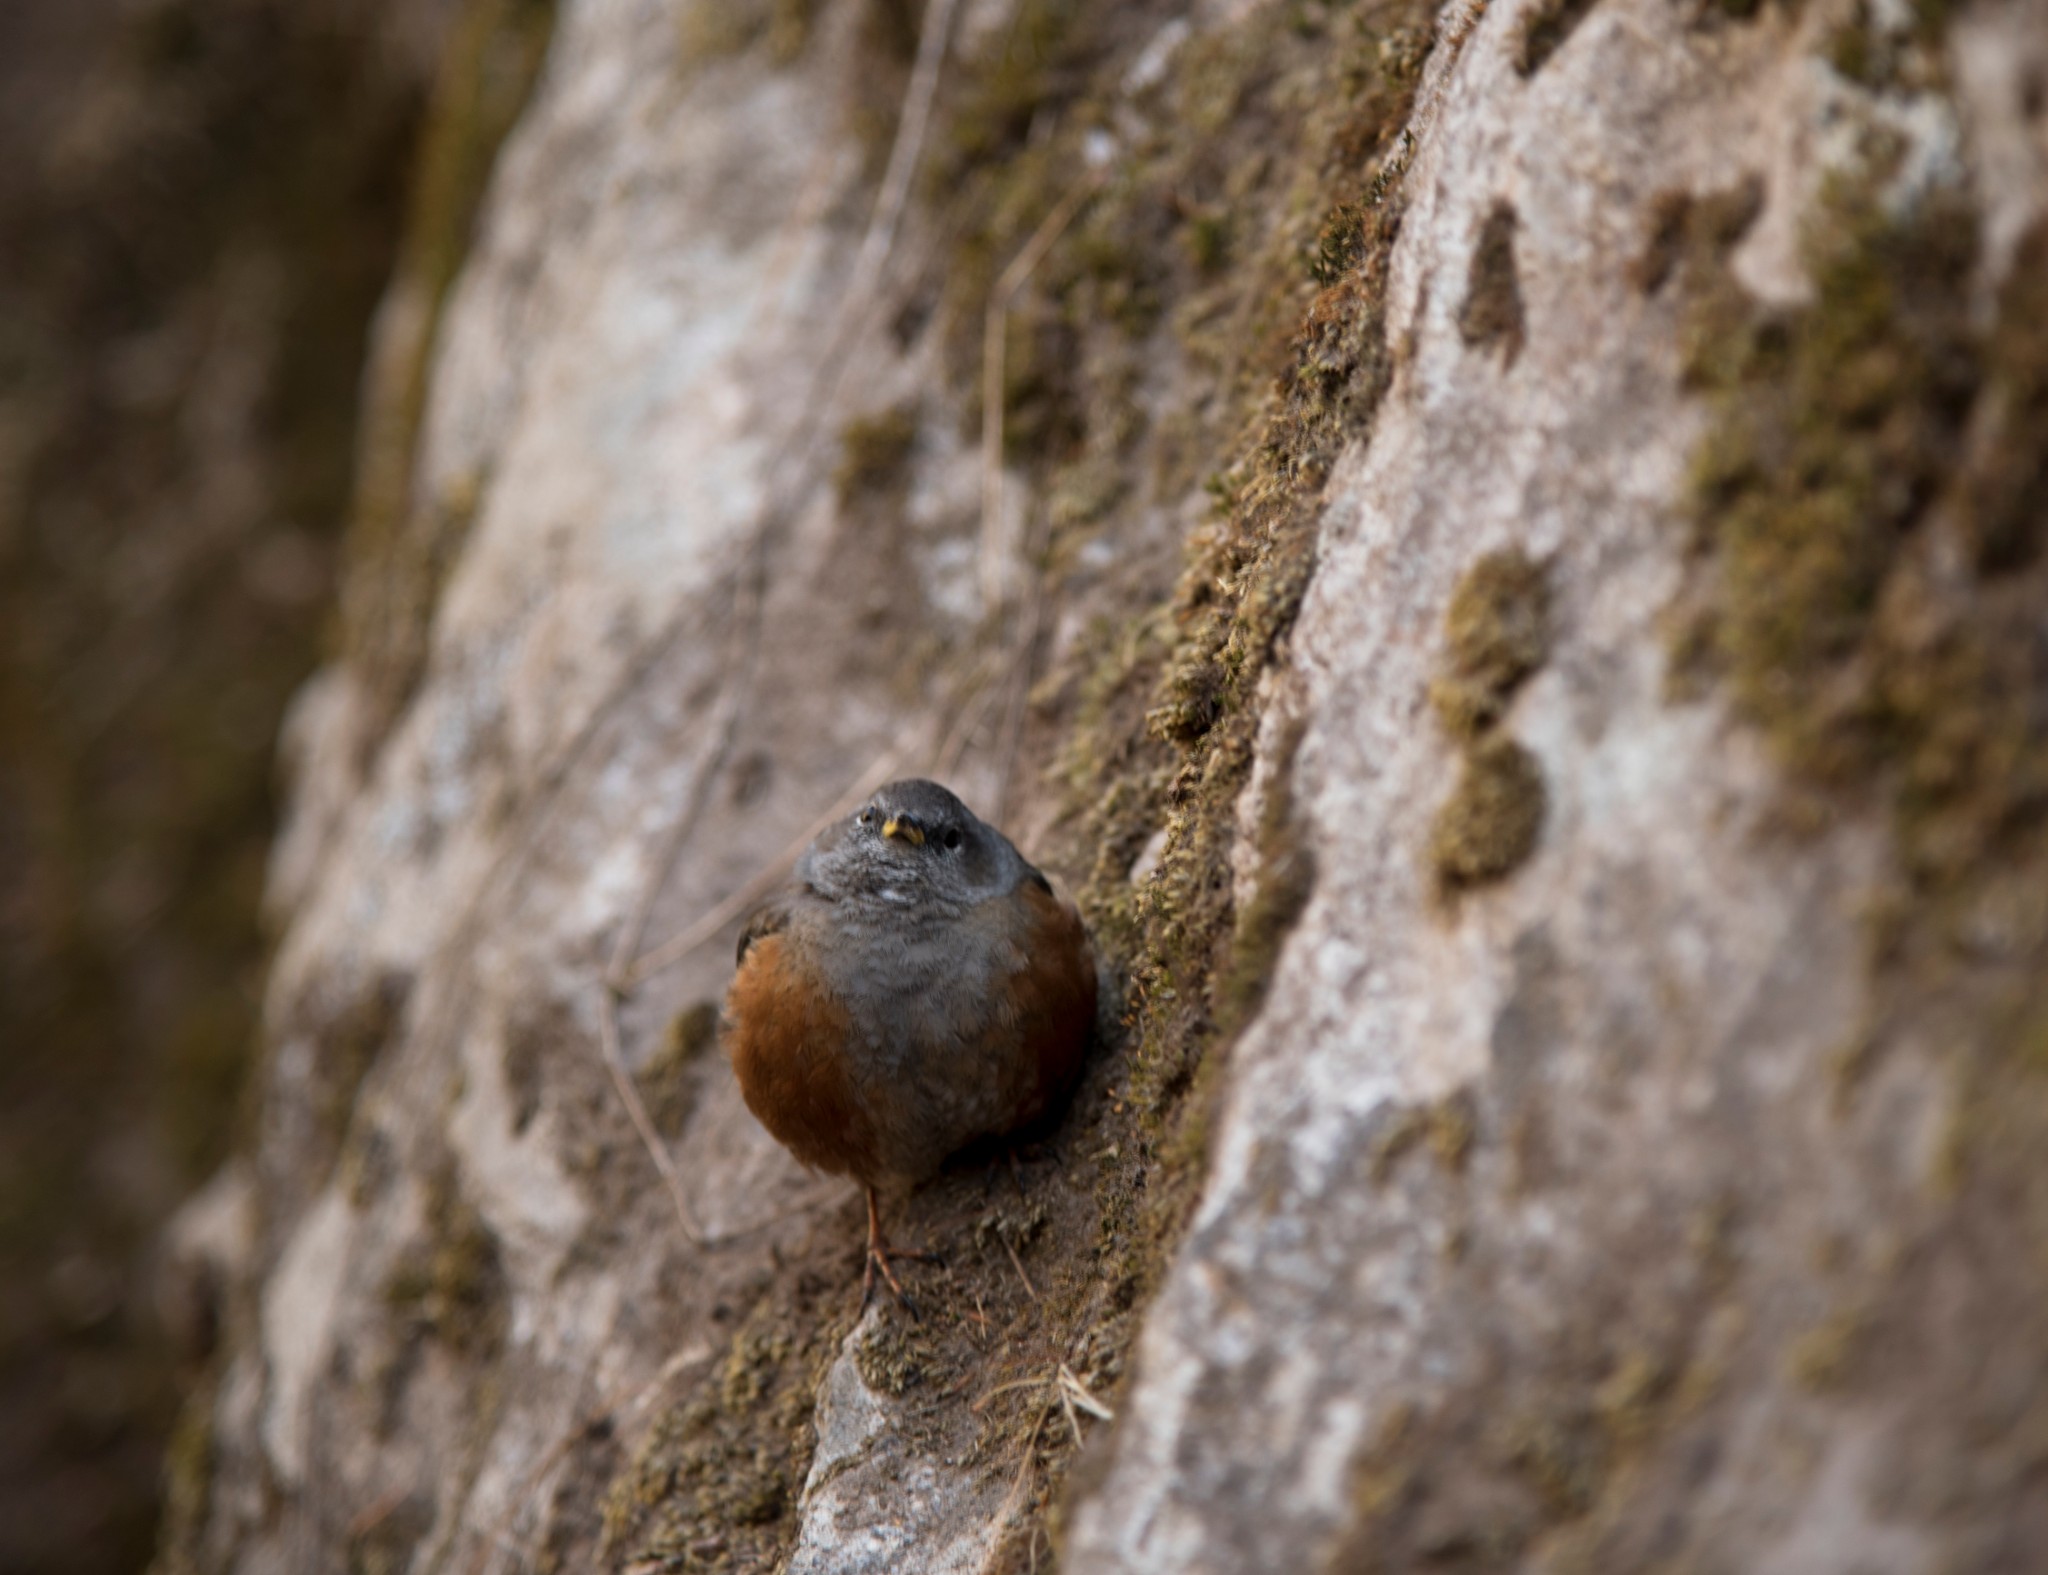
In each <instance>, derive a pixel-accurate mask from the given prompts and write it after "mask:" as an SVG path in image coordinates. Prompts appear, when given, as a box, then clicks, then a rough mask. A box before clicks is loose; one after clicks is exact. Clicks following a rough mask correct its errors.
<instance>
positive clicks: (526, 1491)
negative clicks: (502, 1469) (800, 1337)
mask: <svg viewBox="0 0 2048 1575" xmlns="http://www.w3.org/2000/svg"><path fill="white" fill-rule="evenodd" d="M712 1355H713V1353H712V1351H711V1350H710V1348H709V1347H704V1348H701V1349H698V1350H694V1351H678V1352H676V1353H675V1355H673V1356H671V1357H670V1358H669V1359H668V1360H667V1361H665V1362H663V1363H662V1364H661V1369H660V1371H658V1372H657V1373H656V1374H655V1375H654V1376H653V1377H652V1378H651V1379H649V1380H648V1381H647V1382H646V1383H645V1384H643V1385H641V1386H640V1389H639V1390H638V1392H637V1393H635V1394H633V1395H632V1396H630V1397H622V1396H621V1395H620V1391H618V1390H614V1391H613V1398H610V1399H607V1400H604V1401H602V1402H600V1403H599V1404H598V1405H597V1406H596V1407H595V1408H594V1409H592V1410H590V1411H586V1412H585V1413H584V1414H583V1415H582V1416H581V1417H579V1418H578V1419H577V1420H576V1422H575V1423H573V1424H572V1425H571V1426H570V1427H569V1428H568V1429H567V1430H566V1431H565V1432H563V1433H562V1434H561V1435H560V1436H559V1437H557V1438H556V1439H555V1441H554V1443H553V1444H551V1445H550V1446H549V1447H548V1449H547V1452H546V1453H544V1454H543V1455H542V1456H541V1457H540V1459H539V1461H538V1462H537V1463H536V1464H535V1465H534V1466H533V1468H532V1469H531V1470H530V1471H528V1472H527V1473H526V1477H525V1479H524V1480H523V1481H522V1482H521V1483H520V1486H519V1491H518V1492H516V1493H515V1494H513V1495H512V1499H511V1502H510V1503H508V1504H507V1505H506V1506H505V1509H504V1512H503V1513H502V1514H500V1515H499V1516H498V1518H497V1519H496V1520H495V1521H493V1522H492V1524H491V1525H490V1527H489V1528H488V1529H487V1530H486V1531H484V1532H482V1533H480V1534H478V1535H480V1536H481V1537H482V1538H483V1541H482V1542H481V1543H480V1544H479V1546H478V1548H477V1553H476V1557H475V1558H474V1559H472V1560H471V1561H470V1565H469V1568H470V1571H471V1575H481V1572H482V1571H483V1569H484V1567H485V1565H486V1563H487V1561H488V1560H489V1559H490V1556H491V1552H492V1550H493V1548H494V1547H495V1548H498V1549H501V1550H503V1551H505V1552H509V1553H511V1554H512V1555H513V1559H514V1564H513V1568H515V1569H523V1568H525V1566H526V1561H527V1556H528V1555H529V1554H530V1553H531V1552H532V1550H531V1549H530V1548H527V1547H525V1546H523V1545H521V1544H520V1543H519V1542H517V1541H516V1540H515V1539H514V1538H513V1537H512V1525H513V1522H514V1521H516V1520H517V1519H518V1518H519V1515H520V1512H521V1511H523V1510H527V1509H531V1508H534V1507H535V1506H536V1504H537V1501H538V1498H539V1494H540V1488H541V1484H542V1483H543V1482H545V1481H546V1480H547V1478H548V1475H549V1473H550V1472H552V1471H553V1470H554V1469H555V1467H557V1466H558V1465H560V1464H561V1463H562V1462H563V1461H564V1460H565V1459H567V1458H568V1454H569V1451H570V1450H572V1449H574V1448H575V1447H576V1445H577V1444H578V1443H579V1442H581V1441H582V1440H583V1439H586V1438H588V1437H590V1436H591V1435H592V1434H593V1433H595V1432H596V1431H597V1430H598V1429H599V1428H601V1427H604V1426H607V1425H608V1424H609V1423H611V1422H612V1421H613V1420H614V1419H615V1418H618V1417H621V1416H630V1415H632V1414H633V1413H635V1412H638V1411H643V1410H645V1409H646V1408H647V1406H648V1404H649V1403H650V1402H651V1401H652V1400H653V1399H654V1397H655V1396H656V1395H658V1394H659V1393H661V1391H662V1390H663V1389H665V1388H667V1387H668V1386H669V1385H670V1384H671V1383H673V1382H675V1380H676V1379H677V1378H679V1377H680V1376H681V1375H682V1374H684V1373H686V1372H688V1371H689V1370H690V1369H691V1368H692V1367H698V1366H701V1365H703V1364H704V1363H705V1362H708V1361H710V1360H711V1357H712Z"/></svg>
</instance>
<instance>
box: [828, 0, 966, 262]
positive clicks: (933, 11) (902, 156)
mask: <svg viewBox="0 0 2048 1575" xmlns="http://www.w3.org/2000/svg"><path fill="white" fill-rule="evenodd" d="M956 6H957V0H931V4H930V5H928V6H926V7H925V13H924V25H923V28H922V30H921V31H920V32H919V33H918V36H917V64H916V65H914V66H913V67H912V68H911V72H910V87H909V90H908V91H907V92H906V93H905V94H904V95H903V107H902V108H901V109H900V110H898V111H897V114H896V138H895V141H894V142H893V143H891V145H890V147H889V164H888V168H887V169H885V170H884V171H883V172H882V189H881V191H880V192H879V193H878V194H877V196H876V198H875V208H874V212H873V213H872V214H871V215H870V216H869V218H868V228H867V233H866V234H865V235H863V236H862V237H861V242H860V251H859V253H858V254H857V255H856V256H855V257H854V261H853V278H852V281H851V283H849V284H848V286H847V295H848V297H849V298H851V299H854V300H858V299H860V298H861V297H862V296H864V295H865V294H866V293H867V291H868V290H869V289H870V288H872V287H873V286H874V285H875V284H876V283H878V282H879V281H880V279H881V275H882V269H883V267H884V265H886V263H887V262H888V259H889V251H890V249H891V248H892V247H893V246H894V245H895V244H896V226H897V224H898V223H899V222H901V220H902V218H903V208H904V204H905V203H906V202H907V201H908V200H909V197H910V183H911V180H912V178H913V177H914V176H915V175H916V174H917V163H918V159H919V158H920V157H921V156H922V154H923V152H924V137H925V130H926V128H927V127H928V126H929V125H930V124H931V115H932V100H933V99H934V98H935V97H937V95H938V91H939V74H940V72H941V71H942V70H943V69H944V68H945V64H946V44H947V41H948V40H949V39H950V38H951V36H952V32H953V12H954V10H955V9H956Z"/></svg>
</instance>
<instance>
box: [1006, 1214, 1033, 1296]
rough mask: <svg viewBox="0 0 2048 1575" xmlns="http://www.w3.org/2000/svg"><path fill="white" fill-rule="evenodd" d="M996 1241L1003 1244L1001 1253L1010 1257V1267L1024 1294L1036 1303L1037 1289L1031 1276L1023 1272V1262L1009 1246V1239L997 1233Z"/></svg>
mask: <svg viewBox="0 0 2048 1575" xmlns="http://www.w3.org/2000/svg"><path fill="white" fill-rule="evenodd" d="M996 1240H998V1241H1000V1242H1001V1243H1002V1244H1003V1251H1005V1252H1007V1253H1008V1254H1009V1255H1010V1267H1011V1268H1013V1269H1015V1270H1016V1271H1017V1278H1018V1279H1020V1280H1022V1281H1023V1282H1024V1294H1025V1295H1026V1296H1029V1297H1030V1298H1031V1299H1032V1300H1033V1301H1037V1300H1038V1287H1037V1286H1035V1285H1033V1284H1032V1283H1031V1276H1030V1275H1028V1274H1026V1273H1025V1272H1024V1260H1023V1259H1022V1258H1020V1257H1018V1256H1017V1249H1016V1248H1015V1247H1013V1246H1011V1245H1010V1238H1009V1237H1007V1236H1005V1235H1003V1234H1002V1233H1001V1232H1000V1231H998V1232H997V1233H996Z"/></svg>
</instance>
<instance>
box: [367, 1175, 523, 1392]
mask: <svg viewBox="0 0 2048 1575" xmlns="http://www.w3.org/2000/svg"><path fill="white" fill-rule="evenodd" d="M384 1305H385V1306H386V1308H388V1309H389V1311H390V1312H391V1314H392V1316H393V1318H394V1319H396V1320H397V1321H398V1323H399V1325H400V1328H401V1330H402V1331H404V1335H405V1337H408V1338H410V1337H417V1336H429V1337H431V1338H433V1339H435V1340H438V1341H440V1342H441V1343H442V1344H444V1345H446V1346H448V1347H449V1348H450V1349H451V1350H453V1351H454V1352H456V1353H458V1354H459V1355H461V1356H462V1357H464V1358H465V1359H466V1360H469V1361H473V1362H475V1363H476V1364H478V1366H479V1367H483V1368H487V1367H488V1366H489V1365H490V1363H491V1362H492V1361H494V1360H495V1359H496V1356H497V1352H498V1349H499V1347H500V1346H501V1345H502V1344H503V1342H504V1338H505V1325H506V1315H507V1308H506V1285H505V1267H504V1263H503V1260H502V1258H501V1257H500V1254H499V1248H498V1238H497V1235H496V1233H495V1232H493V1231H492V1230H491V1228H490V1226H489V1225H488V1224H486V1223H485V1221H484V1218H483V1216H482V1215H480V1214H479V1213H478V1212H477V1211H476V1207H475V1205H474V1204H472V1203H471V1202H470V1201H469V1200H468V1199H467V1198H466V1197H464V1196H463V1194H462V1191H461V1187H460V1184H459V1183H458V1181H457V1179H456V1176H455V1172H454V1168H453V1166H452V1165H449V1166H446V1167H444V1168H443V1169H441V1170H440V1171H438V1172H436V1173H435V1175H434V1176H433V1178H432V1179H431V1180H430V1181H429V1182H428V1184H427V1200H426V1218H425V1225H424V1235H423V1237H422V1239H421V1240H420V1241H418V1242H416V1243H414V1244H413V1245H412V1246H410V1247H408V1248H407V1249H406V1250H405V1251H404V1252H403V1253H401V1254H400V1255H399V1258H398V1260H397V1261H396V1262H395V1263H394V1264H393V1265H392V1267H391V1272H390V1273H389V1275H388V1276H387V1277H386V1278H385V1281H384Z"/></svg>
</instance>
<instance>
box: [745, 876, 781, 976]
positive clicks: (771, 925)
mask: <svg viewBox="0 0 2048 1575" xmlns="http://www.w3.org/2000/svg"><path fill="white" fill-rule="evenodd" d="M788 928H789V893H788V892H786V891H779V892H777V893H776V894H775V895H774V896H772V897H770V898H769V899H768V900H767V901H765V902H763V903H762V904H761V906H760V907H758V908H756V909H755V910H754V911H753V912H752V913H750V914H748V915H747V922H746V923H745V924H743V925H741V926H740V944H739V948H738V950H736V951H735V952H734V953H733V959H732V960H733V963H734V965H735V966H737V965H738V964H739V963H740V962H741V961H742V960H743V959H744V958H745V957H746V955H747V948H748V947H749V946H751V945H753V944H754V942H756V941H759V940H765V939H766V938H767V937H768V936H770V935H780V934H781V933H782V932H783V931H784V930H786V929H788Z"/></svg>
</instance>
